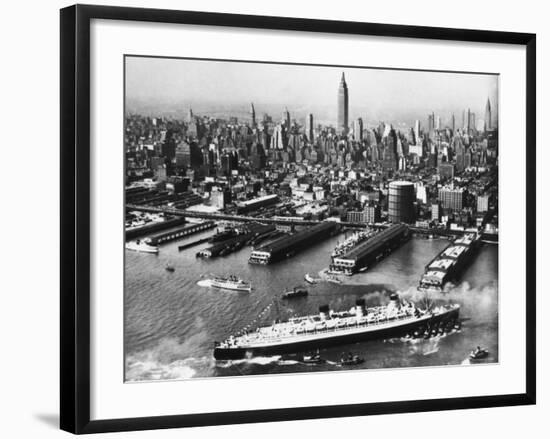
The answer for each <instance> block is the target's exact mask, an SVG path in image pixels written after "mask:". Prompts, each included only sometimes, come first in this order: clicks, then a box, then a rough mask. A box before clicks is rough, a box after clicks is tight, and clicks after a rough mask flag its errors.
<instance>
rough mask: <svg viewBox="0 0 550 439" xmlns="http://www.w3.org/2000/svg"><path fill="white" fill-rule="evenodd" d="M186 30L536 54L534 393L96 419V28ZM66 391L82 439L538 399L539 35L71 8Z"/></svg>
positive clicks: (531, 221) (530, 250)
mask: <svg viewBox="0 0 550 439" xmlns="http://www.w3.org/2000/svg"><path fill="white" fill-rule="evenodd" d="M92 19H105V20H131V21H141V22H159V23H181V24H194V25H207V26H229V27H240V28H255V29H274V30H289V31H304V32H313V33H314V32H324V33H334V34H357V35H372V36H383V37H401V38H416V39H437V40H445V41H463V42H481V43H503V44H513V45H521V46H525V48H526V60H527V62H526V65H525V69H526V132H525V139H526V145H527V148H526V158H527V160H526V162H527V173H526V175H527V182H526V183H527V193H526V205H527V210H526V221H527V223H526V224H527V227H526V243H527V248H526V255H527V258H526V261H525V264H526V274H527V276H526V278H527V283H526V292H527V297H526V322H527V327H526V357H525V363H526V376H525V383H526V392H525V393H518V394H508V395H496V396H479V397H466V398H446V399H430V400H418V401H394V402H384V403H368V404H349V405H337V406H317V407H300V408H284V409H271V410H254V411H241V412H224V413H201V414H185V415H175V416H155V417H153V416H152V417H141V418H130V419H105V420H90V394H91V392H90V226H89V221H90V160H89V159H90V21H91V20H92ZM60 25H61V26H60V27H61V29H60V36H61V38H60V49H61V59H60V71H61V73H60V81H61V82H60V85H61V96H60V98H61V111H60V124H61V126H60V130H61V145H60V147H61V151H60V153H61V155H60V164H61V212H60V213H61V222H60V227H61V230H60V233H61V243H60V248H61V261H60V262H61V272H60V276H61V292H60V299H61V300H60V302H61V303H60V307H61V322H60V326H61V328H60V334H61V349H60V361H61V371H60V374H61V375H60V378H61V386H60V393H61V397H60V426H61V428H62V429H63V430H66V431H69V432H72V433H77V434H80V433H99V432H114V431H128V430H144V429H159V428H173V427H192V426H207V425H219V424H238V423H249V422H268V421H269V422H273V421H283V420H285V421H286V420H302V419H313V418H325V417H347V416H363V415H374V414H387V413H403V412H425V411H436V410H451V409H466V408H481V407H497V406H515V405H528V404H535V400H536V398H535V396H536V381H535V379H536V378H535V377H536V351H535V346H536V339H535V337H536V332H535V328H536V320H535V319H536V314H535V301H536V268H535V267H536V261H535V258H536V227H535V226H536V205H535V199H536V169H535V163H536V35H535V34H530V33H513V32H495V31H482V30H464V29H447V28H436V27H423V26H422V27H421V26H402V25H388V24H376V23H359V22H344V21H329V20H311V19H304V18H287V17H266V16H252V15H233V14H220V13H210V12H194V11H175V10H159V9H141V8H125V7H124V8H123V7H107V6H89V5H75V6H70V7H67V8H64V9H62V10H61V19H60Z"/></svg>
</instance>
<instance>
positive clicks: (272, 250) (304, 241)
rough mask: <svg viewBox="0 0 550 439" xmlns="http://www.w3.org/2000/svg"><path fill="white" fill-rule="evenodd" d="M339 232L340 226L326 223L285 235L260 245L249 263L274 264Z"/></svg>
mask: <svg viewBox="0 0 550 439" xmlns="http://www.w3.org/2000/svg"><path fill="white" fill-rule="evenodd" d="M337 231H338V224H337V223H334V222H332V221H326V222H323V223H321V224H317V225H315V226H312V227H308V228H306V229H304V230H301V231H300V232H296V233H294V234H291V235H285V236H283V237H281V238H279V239H276V240H274V241H271V242H268V243H266V244H263V245H260V246H259V247H257V248H255V249H254V250H253V251H252V253H251V254H250V258H249V259H248V262H249V263H251V264H261V265H267V264H270V263H272V262H275V261H278V260H281V259H284V258H288V257H290V256H293V255H294V254H296V253H297V252H299V251H301V250H303V249H305V248H307V247H309V246H311V245H313V244H315V243H318V242H319V241H320V240H322V239H324V238H327V237H329V236H332V235H334V234H335V233H336V232H337Z"/></svg>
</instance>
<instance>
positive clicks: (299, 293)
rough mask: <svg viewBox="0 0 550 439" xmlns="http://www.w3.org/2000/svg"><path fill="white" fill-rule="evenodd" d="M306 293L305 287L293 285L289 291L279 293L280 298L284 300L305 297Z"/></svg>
mask: <svg viewBox="0 0 550 439" xmlns="http://www.w3.org/2000/svg"><path fill="white" fill-rule="evenodd" d="M307 294H308V293H307V290H306V289H305V288H299V287H294V288H293V289H292V290H290V291H284V292H283V294H282V295H281V299H285V300H288V299H296V298H298V297H305V296H307Z"/></svg>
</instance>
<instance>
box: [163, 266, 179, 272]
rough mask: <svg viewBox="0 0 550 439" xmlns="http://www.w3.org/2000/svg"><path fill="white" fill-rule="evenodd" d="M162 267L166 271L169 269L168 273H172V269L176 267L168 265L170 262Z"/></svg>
mask: <svg viewBox="0 0 550 439" xmlns="http://www.w3.org/2000/svg"><path fill="white" fill-rule="evenodd" d="M164 269H165V270H166V271H169V272H170V273H173V272H174V271H176V269H175V268H174V266H173V265H170V264H166V267H164Z"/></svg>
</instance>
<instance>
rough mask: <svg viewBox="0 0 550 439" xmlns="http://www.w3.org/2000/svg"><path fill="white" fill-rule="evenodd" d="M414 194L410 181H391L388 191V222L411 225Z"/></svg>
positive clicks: (413, 214) (413, 217)
mask: <svg viewBox="0 0 550 439" xmlns="http://www.w3.org/2000/svg"><path fill="white" fill-rule="evenodd" d="M415 200H416V194H415V190H414V185H413V183H412V182H410V181H392V182H391V183H390V185H389V191H388V220H389V221H390V222H392V223H408V224H411V223H413V222H414V220H415V212H414V202H415Z"/></svg>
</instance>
